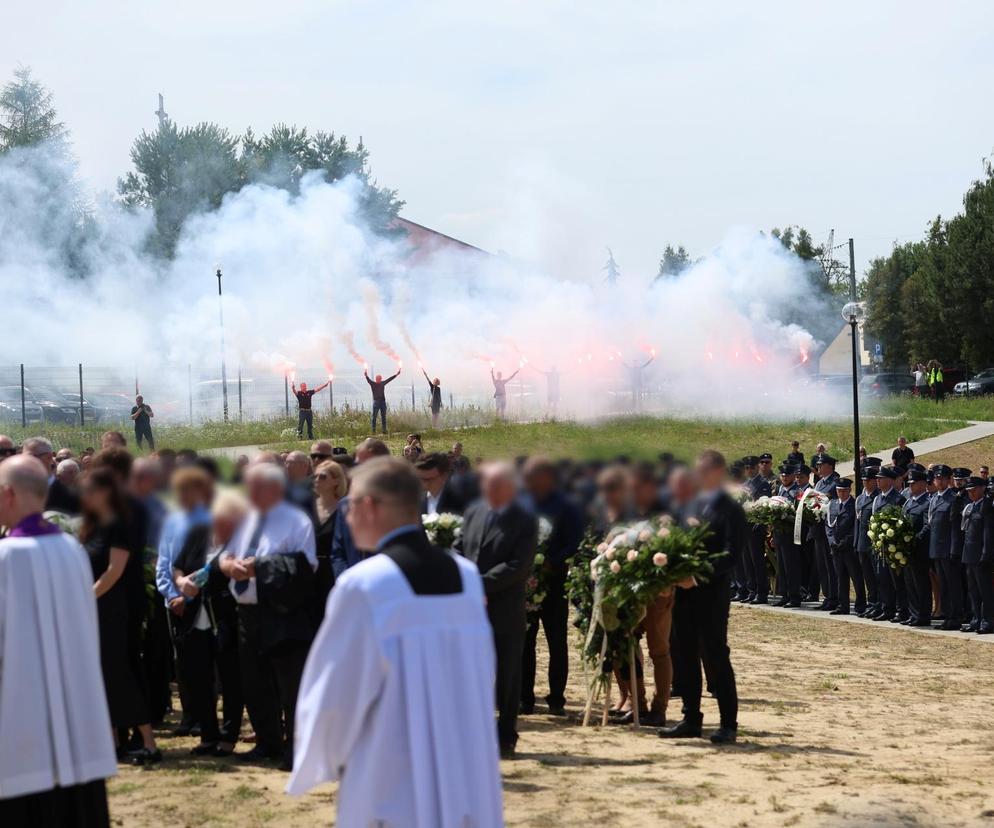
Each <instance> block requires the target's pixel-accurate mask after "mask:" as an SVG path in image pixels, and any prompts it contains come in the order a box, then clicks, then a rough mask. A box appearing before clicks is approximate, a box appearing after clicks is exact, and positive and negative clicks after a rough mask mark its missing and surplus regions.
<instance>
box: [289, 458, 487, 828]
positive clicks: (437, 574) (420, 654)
mask: <svg viewBox="0 0 994 828" xmlns="http://www.w3.org/2000/svg"><path fill="white" fill-rule="evenodd" d="M423 497H424V492H423V490H422V487H421V482H420V480H419V479H418V477H417V475H416V473H415V472H414V470H413V468H412V467H411V465H410V464H409V463H406V462H404V461H402V460H399V459H396V458H388V457H384V458H378V459H376V460H372V461H370V462H368V463H365V464H363V465H362V466H361V467H360V468H359V469H358V470H357V471H356V473H355V476H354V478H353V483H352V490H351V494H350V502H351V507H350V510H349V517H348V521H349V525H350V528H351V530H352V534H353V536H354V537H355V541H356V544H357V545H358V546H359V547H360V548H363V549H376V550H377V552H378V554H376V555H374V556H372V557H370V558H367V559H366V560H364V561H363V562H361V563H359V564H357V565H356V566H354V567H352V568H351V569H349V570H348V571H347V572H346V573H345V574H344V575H343V576H342V577H341V578H340V579H339V580H338V582H337V583H336V584H335V587H334V589H333V590H332V592H331V596H330V598H329V600H328V606H327V613H326V615H325V619H324V623H323V624H322V625H321V629H320V631H319V632H318V635H317V639H316V640H315V642H314V645H313V647H312V648H311V651H310V655H309V656H308V659H307V666H306V668H305V670H304V677H303V681H302V683H301V686H300V695H299V697H298V702H297V727H296V750H295V754H294V770H293V775H292V777H291V779H290V783H289V785H288V786H287V790H288V792H289V793H292V794H301V793H304V792H306V791H307V790H309V789H310V788H312V787H314V786H315V785H318V784H320V783H322V782H327V781H331V780H340V782H341V785H340V788H339V793H338V821H337V823H336V824H337V825H339V826H342V828H367V826H372V825H375V826H379V828H496V827H497V826H502V825H503V824H504V821H503V813H502V798H501V778H500V769H499V757H498V747H497V732H496V726H495V722H494V671H495V664H494V648H493V634H492V632H491V629H490V623H489V621H488V620H487V614H486V609H485V606H484V597H483V588H482V584H481V581H480V575H479V572H478V571H477V569H476V567H475V566H474V565H473V564H472V563H470V562H469V561H465V560H463V559H462V558H459V557H457V556H455V555H453V554H452V553H450V552H448V551H443V550H441V549H438V548H436V547H433V546H431V544H430V543H429V542H428V540H427V538H426V537H425V534H424V531H423V529H422V528H421V525H420V511H421V501H422V498H423Z"/></svg>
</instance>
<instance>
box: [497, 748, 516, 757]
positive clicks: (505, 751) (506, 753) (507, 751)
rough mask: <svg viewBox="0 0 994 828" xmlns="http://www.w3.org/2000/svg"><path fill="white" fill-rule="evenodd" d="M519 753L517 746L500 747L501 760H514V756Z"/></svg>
mask: <svg viewBox="0 0 994 828" xmlns="http://www.w3.org/2000/svg"><path fill="white" fill-rule="evenodd" d="M516 752H517V747H516V746H515V745H501V746H500V758H501V759H513V758H514V754H515V753H516Z"/></svg>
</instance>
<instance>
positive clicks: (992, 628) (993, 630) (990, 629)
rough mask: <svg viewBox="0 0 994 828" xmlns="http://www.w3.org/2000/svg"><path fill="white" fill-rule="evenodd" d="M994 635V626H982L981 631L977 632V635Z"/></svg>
mask: <svg viewBox="0 0 994 828" xmlns="http://www.w3.org/2000/svg"><path fill="white" fill-rule="evenodd" d="M991 633H994V624H981V625H980V629H979V630H977V635H990V634H991Z"/></svg>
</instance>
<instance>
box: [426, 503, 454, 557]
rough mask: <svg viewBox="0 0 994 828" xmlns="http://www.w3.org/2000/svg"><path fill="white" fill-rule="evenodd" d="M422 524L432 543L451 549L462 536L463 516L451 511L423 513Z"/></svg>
mask: <svg viewBox="0 0 994 828" xmlns="http://www.w3.org/2000/svg"><path fill="white" fill-rule="evenodd" d="M421 525H422V526H423V527H424V530H425V534H426V535H427V536H428V540H429V541H430V542H431V543H432V545H434V546H441V547H442V549H451V548H452V547H453V546H455V543H456V541H457V540H459V538H461V537H462V518H461V517H460V516H459V515H454V514H452V513H451V512H442V514H440V515H439V514H434V513H433V514H430V515H422V516H421Z"/></svg>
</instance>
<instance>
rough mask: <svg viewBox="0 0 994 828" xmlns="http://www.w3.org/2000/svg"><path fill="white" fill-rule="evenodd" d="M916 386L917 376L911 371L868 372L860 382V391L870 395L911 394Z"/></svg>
mask: <svg viewBox="0 0 994 828" xmlns="http://www.w3.org/2000/svg"><path fill="white" fill-rule="evenodd" d="M914 387H915V378H914V377H913V376H911V374H910V373H907V372H900V371H884V372H880V373H877V374H867V375H866V376H864V377H863V379H861V380H860V382H859V389H860V391H861V392H862V393H863V394H865V395H867V396H870V397H886V396H888V395H890V394H910V393H911V390H912V389H913V388H914Z"/></svg>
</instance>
